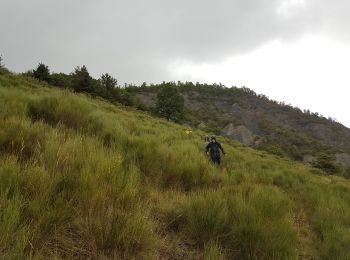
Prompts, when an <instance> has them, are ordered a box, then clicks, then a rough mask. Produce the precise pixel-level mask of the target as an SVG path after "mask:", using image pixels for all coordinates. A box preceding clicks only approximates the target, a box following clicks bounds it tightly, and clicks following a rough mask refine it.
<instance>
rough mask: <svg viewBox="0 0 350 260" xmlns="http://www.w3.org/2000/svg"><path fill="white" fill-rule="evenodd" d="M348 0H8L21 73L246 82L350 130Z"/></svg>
mask: <svg viewBox="0 0 350 260" xmlns="http://www.w3.org/2000/svg"><path fill="white" fill-rule="evenodd" d="M349 8H350V2H349V1H345V0H338V1H336V2H335V1H326V0H222V1H220V2H218V1H208V0H201V1H200V0H192V1H188V0H187V1H185V0H179V1H164V0H149V1H142V0H131V1H121V0H118V1H112V0H102V1H92V0H84V1H83V0H76V1H68V0H62V1H55V0H35V1H25V0H11V1H8V0H0V22H1V26H0V37H1V41H0V54H2V56H3V58H4V62H5V64H6V66H7V67H8V68H9V69H10V70H13V71H16V72H23V71H26V70H29V69H33V68H34V67H36V66H37V64H38V62H43V63H45V64H47V65H48V66H49V67H50V69H51V71H55V72H65V73H69V72H71V71H72V70H73V68H74V67H76V66H79V65H86V66H87V68H88V70H89V72H90V73H91V74H92V75H93V76H94V77H99V76H100V75H101V74H102V73H106V72H108V73H110V74H111V75H113V76H114V77H116V78H117V79H118V81H119V82H128V83H137V84H139V83H141V82H148V83H157V82H162V81H177V80H180V81H198V82H207V83H214V82H216V83H219V82H221V83H223V84H225V85H226V86H228V87H230V86H238V87H241V86H246V87H248V88H250V89H253V90H254V91H256V92H257V93H259V94H265V95H267V96H268V97H270V98H271V99H274V100H277V101H284V102H286V103H290V104H292V105H293V106H297V107H300V108H301V109H310V110H311V111H313V112H319V113H320V114H322V115H324V116H326V117H332V118H335V119H337V120H338V121H339V122H341V123H342V124H344V125H345V126H347V127H350V114H349V113H350V112H348V111H350V105H349V102H348V101H347V98H348V96H349V95H348V94H349V91H348V87H349V85H350V78H349V73H348V72H347V70H348V68H349V67H350V66H349V65H350V18H348V15H347V10H350V9H349Z"/></svg>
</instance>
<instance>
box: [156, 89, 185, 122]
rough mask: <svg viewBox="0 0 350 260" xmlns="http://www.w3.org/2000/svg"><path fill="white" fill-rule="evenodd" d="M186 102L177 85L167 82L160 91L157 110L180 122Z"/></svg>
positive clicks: (157, 112)
mask: <svg viewBox="0 0 350 260" xmlns="http://www.w3.org/2000/svg"><path fill="white" fill-rule="evenodd" d="M184 102H185V101H184V98H183V96H182V95H181V94H180V93H179V91H178V89H177V87H176V86H173V85H171V84H165V86H163V87H162V88H161V89H160V91H159V92H158V95H157V102H156V108H155V112H156V114H157V115H159V116H161V117H165V118H166V119H168V120H172V121H174V122H179V121H181V119H182V118H183V115H184Z"/></svg>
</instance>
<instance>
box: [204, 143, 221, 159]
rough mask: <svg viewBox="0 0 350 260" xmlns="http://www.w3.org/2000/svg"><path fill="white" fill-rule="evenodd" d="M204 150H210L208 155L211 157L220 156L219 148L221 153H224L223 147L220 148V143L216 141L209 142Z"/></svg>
mask: <svg viewBox="0 0 350 260" xmlns="http://www.w3.org/2000/svg"><path fill="white" fill-rule="evenodd" d="M205 150H206V152H209V151H210V156H211V157H212V158H220V150H221V152H222V153H223V154H225V151H224V149H223V148H222V146H221V144H220V143H218V142H215V143H214V142H210V143H209V144H208V145H207V147H206V148H205Z"/></svg>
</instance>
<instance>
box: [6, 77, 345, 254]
mask: <svg viewBox="0 0 350 260" xmlns="http://www.w3.org/2000/svg"><path fill="white" fill-rule="evenodd" d="M0 126H1V127H0V258H4V259H22V258H33V259H46V258H56V259H60V258H68V259H70V258H87V259H297V258H299V257H309V258H312V257H313V258H321V259H349V258H350V252H349V246H348V245H349V244H350V235H349V234H350V230H349V227H350V222H349V219H350V183H349V181H347V180H344V179H342V178H339V177H332V176H325V175H324V174H323V173H322V172H321V171H319V170H315V169H311V168H308V167H306V166H304V165H301V164H298V163H296V162H292V161H290V160H287V159H282V158H279V157H276V156H272V155H269V154H267V153H264V152H258V151H255V150H252V149H249V148H246V147H244V146H242V145H240V144H239V143H237V142H234V141H232V140H228V139H223V138H222V139H221V138H219V141H220V142H221V143H222V144H223V146H224V148H225V150H226V152H227V155H226V156H225V157H224V158H223V160H222V166H220V167H215V166H213V165H212V163H211V162H210V160H209V159H208V157H206V156H205V154H204V146H205V145H204V143H203V142H202V136H203V135H204V133H203V132H199V131H194V132H193V133H192V134H191V135H186V134H185V133H184V127H183V126H181V125H177V124H173V123H170V122H168V121H165V120H161V119H156V118H153V117H151V116H150V115H148V114H146V113H142V112H139V111H135V110H132V109H130V108H126V107H123V106H116V105H112V104H110V103H108V102H105V101H103V100H96V99H91V98H89V97H87V96H84V95H77V94H73V93H70V92H68V91H63V90H57V89H54V88H50V87H49V86H48V85H42V84H41V83H39V82H37V81H35V80H32V79H28V78H26V77H21V76H15V75H12V74H6V75H0Z"/></svg>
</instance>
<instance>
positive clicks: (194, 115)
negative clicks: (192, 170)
mask: <svg viewBox="0 0 350 260" xmlns="http://www.w3.org/2000/svg"><path fill="white" fill-rule="evenodd" d="M166 84H172V85H175V86H176V87H177V88H178V89H179V91H181V93H182V94H183V95H184V97H185V107H186V117H187V123H189V124H191V125H194V126H197V127H198V126H199V127H200V128H202V129H203V130H207V131H212V132H216V133H218V134H219V133H220V134H222V135H225V136H228V137H230V138H232V139H234V140H239V141H240V142H242V143H245V144H246V145H249V146H251V147H254V148H256V149H259V150H264V151H268V152H270V153H274V154H277V155H281V156H285V157H289V158H291V159H293V160H298V161H307V162H312V163H313V165H316V166H317V165H318V166H320V168H323V169H324V170H326V171H328V173H330V174H337V175H341V176H346V177H349V178H350V129H348V128H346V127H345V126H343V125H342V124H340V123H337V122H335V121H334V120H333V119H332V120H329V119H326V118H324V117H322V116H320V115H319V114H318V113H311V112H310V111H304V112H302V111H301V110H300V109H299V108H295V107H292V106H290V105H286V104H283V103H277V102H276V101H273V100H269V99H268V98H267V97H266V96H264V95H257V94H256V93H255V92H254V91H252V90H250V89H247V88H235V87H232V88H225V87H223V86H218V85H207V84H199V83H198V84H196V85H194V84H192V83H188V82H187V83H181V82H179V83H177V84H175V83H163V84H160V85H153V86H144V87H139V88H130V91H131V92H133V93H135V96H136V99H138V100H139V101H138V103H140V104H141V105H140V107H142V106H143V107H144V108H145V109H150V108H152V107H153V106H154V103H155V101H156V94H157V91H158V90H159V88H161V87H163V86H164V85H166ZM301 94H302V93H301ZM324 155H327V157H328V158H327V160H326V161H327V164H329V166H331V167H323V166H325V165H322V164H323V163H322V161H325V160H324V159H325V157H326V156H324ZM332 166H333V167H332Z"/></svg>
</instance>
